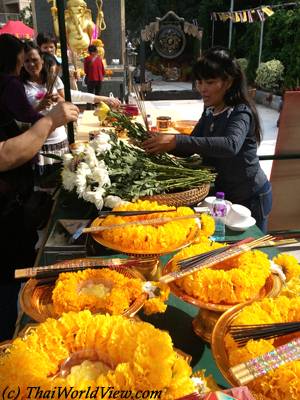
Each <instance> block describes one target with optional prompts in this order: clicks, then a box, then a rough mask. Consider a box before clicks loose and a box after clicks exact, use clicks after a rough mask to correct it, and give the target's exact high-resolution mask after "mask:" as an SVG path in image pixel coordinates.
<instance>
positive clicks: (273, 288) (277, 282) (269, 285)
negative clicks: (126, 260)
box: [162, 259, 282, 313]
mask: <svg viewBox="0 0 300 400" xmlns="http://www.w3.org/2000/svg"><path fill="white" fill-rule="evenodd" d="M172 261H173V259H171V260H169V262H168V263H167V264H166V266H165V268H164V269H163V272H162V274H163V275H166V274H169V273H170V272H172V271H173V269H172ZM169 286H170V290H171V292H172V293H173V294H174V295H175V296H177V297H179V298H180V299H181V300H183V301H185V302H187V303H190V304H193V305H194V306H197V307H199V308H204V309H206V310H210V311H216V312H219V313H223V312H225V311H227V310H229V309H230V308H232V307H234V306H236V304H214V303H205V302H203V301H201V300H199V299H196V298H194V297H192V296H190V295H188V294H187V293H185V292H184V291H183V290H182V289H181V288H180V287H178V286H177V285H176V283H175V282H171V283H169ZM281 288H282V282H281V279H280V278H279V277H278V276H277V275H274V274H271V275H269V277H268V278H267V280H266V283H265V286H264V287H263V288H262V289H261V290H260V292H259V294H258V296H256V297H254V298H253V299H249V300H248V302H249V301H253V300H259V299H263V298H264V297H275V296H277V295H278V294H279V292H280V290H281Z"/></svg>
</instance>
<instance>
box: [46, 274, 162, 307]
mask: <svg viewBox="0 0 300 400" xmlns="http://www.w3.org/2000/svg"><path fill="white" fill-rule="evenodd" d="M143 283H144V282H143V281H141V280H140V279H133V278H127V277H126V276H124V275H122V274H121V273H119V272H117V271H113V270H110V269H108V268H103V269H86V270H84V271H78V272H66V273H62V274H60V275H59V277H58V279H57V281H56V284H55V288H54V289H53V292H52V301H53V306H54V311H55V312H56V313H57V315H61V314H62V313H63V312H68V311H81V310H84V309H88V310H90V311H92V312H97V311H98V312H99V311H102V312H108V313H110V314H113V315H116V314H122V313H123V312H124V311H125V310H127V309H128V308H129V307H130V305H131V304H132V303H133V302H134V300H135V299H137V298H138V297H140V296H141V295H142V294H143V293H145V292H144V290H143ZM95 285H96V287H95ZM153 285H155V286H157V287H158V288H159V289H160V290H159V295H158V296H157V297H155V298H149V299H148V300H146V301H145V304H144V308H145V312H146V313H147V314H152V313H155V312H164V311H165V309H166V307H167V306H166V305H165V304H164V301H166V300H167V299H168V296H169V291H170V290H169V287H168V286H167V285H163V284H161V283H156V282H155V283H154V282H153ZM97 286H98V287H97Z"/></svg>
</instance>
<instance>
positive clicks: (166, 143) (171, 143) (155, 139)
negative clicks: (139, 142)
mask: <svg viewBox="0 0 300 400" xmlns="http://www.w3.org/2000/svg"><path fill="white" fill-rule="evenodd" d="M175 147H176V135H169V134H164V133H162V134H154V135H153V136H152V137H151V138H150V139H147V140H145V141H144V142H143V148H144V150H145V151H146V152H147V153H166V152H169V151H172V150H174V149H175Z"/></svg>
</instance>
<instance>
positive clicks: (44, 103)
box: [36, 94, 53, 111]
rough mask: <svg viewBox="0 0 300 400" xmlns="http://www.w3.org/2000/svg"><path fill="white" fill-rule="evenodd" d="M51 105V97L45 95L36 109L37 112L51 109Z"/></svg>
mask: <svg viewBox="0 0 300 400" xmlns="http://www.w3.org/2000/svg"><path fill="white" fill-rule="evenodd" d="M52 104H53V100H52V95H49V94H46V95H45V96H44V97H43V98H42V100H41V101H40V102H39V104H38V106H37V107H36V110H37V111H42V110H45V108H48V107H51V106H52Z"/></svg>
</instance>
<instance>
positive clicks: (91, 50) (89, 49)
mask: <svg viewBox="0 0 300 400" xmlns="http://www.w3.org/2000/svg"><path fill="white" fill-rule="evenodd" d="M96 51H97V47H96V46H95V45H94V44H91V45H89V47H88V52H89V53H96Z"/></svg>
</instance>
